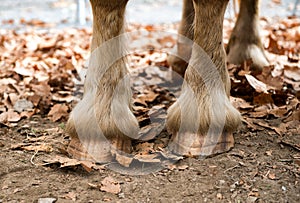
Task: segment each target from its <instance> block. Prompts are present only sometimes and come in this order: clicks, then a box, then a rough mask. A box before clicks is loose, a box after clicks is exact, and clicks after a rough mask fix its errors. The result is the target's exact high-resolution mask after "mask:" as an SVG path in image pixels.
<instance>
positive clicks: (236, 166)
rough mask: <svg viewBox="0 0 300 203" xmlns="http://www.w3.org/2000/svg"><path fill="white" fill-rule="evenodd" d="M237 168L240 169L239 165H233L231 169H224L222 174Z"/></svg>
mask: <svg viewBox="0 0 300 203" xmlns="http://www.w3.org/2000/svg"><path fill="white" fill-rule="evenodd" d="M238 167H240V164H238V165H235V166H233V167H231V168H228V169H226V170H225V171H224V173H226V172H228V171H231V170H233V169H235V168H238Z"/></svg>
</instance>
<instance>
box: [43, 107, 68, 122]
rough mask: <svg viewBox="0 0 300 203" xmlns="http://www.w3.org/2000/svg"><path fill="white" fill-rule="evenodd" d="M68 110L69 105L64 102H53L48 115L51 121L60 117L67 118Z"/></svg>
mask: <svg viewBox="0 0 300 203" xmlns="http://www.w3.org/2000/svg"><path fill="white" fill-rule="evenodd" d="M68 110H69V107H67V106H66V105H65V104H55V105H54V106H53V107H52V108H51V110H50V112H49V113H48V116H49V118H50V119H51V120H52V121H53V122H56V121H58V120H60V119H62V118H67V117H68V115H69V113H68Z"/></svg>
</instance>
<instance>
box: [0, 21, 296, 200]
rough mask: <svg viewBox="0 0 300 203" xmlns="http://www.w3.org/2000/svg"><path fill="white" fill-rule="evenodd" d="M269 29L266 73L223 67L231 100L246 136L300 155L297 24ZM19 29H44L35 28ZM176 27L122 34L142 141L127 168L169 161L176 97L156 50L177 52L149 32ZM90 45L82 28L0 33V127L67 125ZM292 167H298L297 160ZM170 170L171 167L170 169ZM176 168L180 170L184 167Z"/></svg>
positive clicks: (109, 183)
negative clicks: (273, 140)
mask: <svg viewBox="0 0 300 203" xmlns="http://www.w3.org/2000/svg"><path fill="white" fill-rule="evenodd" d="M271 21H272V20H271V19H267V18H263V19H262V24H263V28H264V29H263V31H264V32H263V33H264V39H263V41H264V42H265V44H264V46H265V48H266V50H267V56H268V58H269V60H270V64H271V65H270V66H268V67H265V68H264V70H263V72H262V73H261V74H258V75H257V74H254V73H251V71H249V70H250V65H251V61H246V62H245V63H243V64H241V65H232V64H229V73H230V77H231V83H232V89H231V95H232V97H231V100H232V102H233V104H234V105H235V107H236V108H238V109H239V111H240V112H241V114H242V115H243V118H244V123H245V125H246V126H247V128H248V129H249V130H250V131H262V130H267V131H268V132H269V133H270V135H273V133H276V134H277V135H279V136H280V141H279V144H280V143H281V144H284V145H287V146H289V147H292V148H293V149H295V150H298V151H299V146H300V143H299V140H300V139H298V138H297V137H298V135H299V130H300V129H299V126H300V125H299V124H300V102H299V99H300V56H299V53H300V21H299V20H298V19H293V18H290V19H284V20H281V21H280V22H276V23H270V22H271ZM24 23H29V24H30V23H32V24H35V25H38V26H46V25H45V24H43V23H41V22H24ZM226 25H227V27H226ZM177 26H178V25H177V24H175V25H155V26H152V25H151V26H150V25H140V24H130V25H129V26H128V28H127V29H128V31H134V30H138V32H137V35H135V36H134V37H133V38H132V39H130V41H131V43H130V48H131V49H132V50H134V52H133V53H132V54H130V64H129V65H130V67H129V68H130V72H131V73H132V82H133V93H134V94H133V101H134V104H135V106H134V108H133V110H134V114H135V115H136V117H137V119H138V121H139V124H140V127H141V131H140V134H141V138H142V140H140V141H138V142H136V143H135V145H134V152H133V156H132V157H129V158H128V159H127V161H126V163H124V165H125V166H129V165H130V164H131V162H132V161H133V160H134V159H135V160H138V161H140V162H159V161H161V159H160V158H159V157H163V156H166V157H168V155H166V154H168V152H166V151H164V148H165V147H166V146H167V144H168V140H169V135H168V134H167V133H166V132H165V130H164V129H165V126H164V125H165V119H166V110H167V109H168V107H169V106H170V105H171V104H172V103H173V102H174V101H176V97H177V96H178V95H179V94H180V85H178V84H177V85H173V86H172V85H170V84H172V82H173V81H172V73H171V68H170V67H169V65H168V63H167V60H166V59H167V56H168V54H166V52H165V51H162V50H170V49H171V48H172V47H173V46H174V45H175V44H176V38H174V36H172V35H168V34H164V35H163V36H162V35H161V33H159V34H158V33H156V32H155V30H173V31H174V30H176V29H177ZM224 29H225V44H226V41H228V36H229V34H228V33H230V32H231V30H232V23H231V22H230V21H229V22H227V23H225V28H224ZM226 33H227V34H226ZM90 38H91V30H90V29H86V28H80V29H73V28H67V29H63V30H57V29H50V30H49V31H47V32H45V31H43V30H37V29H33V30H26V31H17V30H0V39H1V40H0V53H1V55H0V70H1V71H0V124H1V125H3V126H5V127H7V128H12V127H14V126H17V125H18V123H20V122H22V121H24V120H26V119H32V118H34V117H35V116H42V117H45V118H47V119H49V120H51V121H52V122H65V121H66V120H67V118H68V114H69V112H70V110H71V109H72V108H73V107H74V104H75V103H76V102H77V101H78V100H79V98H80V97H81V96H82V93H83V90H82V89H83V88H82V84H83V80H84V79H83V78H84V74H83V75H82V73H83V72H85V71H86V61H87V59H88V57H89V50H90V44H89V43H90ZM145 39H146V40H145ZM67 138H68V137H67ZM53 147H55V146H53V145H51V144H49V143H43V141H42V140H40V141H37V142H35V143H34V144H32V143H30V142H29V143H28V142H25V141H24V142H23V143H17V144H16V145H12V146H11V149H14V150H25V151H40V152H45V153H50V154H51V152H52V151H53V150H54V149H53ZM174 159H176V158H174ZM294 159H295V161H298V162H299V156H295V158H294ZM43 162H44V163H43V165H53V164H58V165H59V166H60V167H61V168H66V167H76V166H81V167H83V168H84V169H85V170H86V171H88V172H91V171H92V170H102V169H104V168H105V167H104V166H99V165H97V164H95V163H92V162H86V161H78V160H75V159H70V158H67V157H64V156H50V158H49V159H46V160H43ZM168 168H169V169H171V168H172V169H174V168H176V166H175V167H174V166H173V165H172V164H170V165H169V167H168ZM177 168H178V169H179V170H185V169H187V168H189V166H187V165H184V166H177ZM268 177H269V178H270V179H276V174H273V173H269V175H268ZM90 186H91V187H92V188H98V189H100V190H101V191H104V192H109V193H113V194H118V193H119V192H120V185H119V184H118V182H117V181H115V180H113V179H112V178H111V177H107V178H106V179H104V180H103V181H102V182H101V185H93V184H91V185H90ZM67 196H68V194H67ZM219 196H220V195H219ZM250 196H255V195H250ZM69 198H70V199H74V198H75V199H76V196H74V195H73V194H70V195H69Z"/></svg>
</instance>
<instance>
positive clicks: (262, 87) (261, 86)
mask: <svg viewBox="0 0 300 203" xmlns="http://www.w3.org/2000/svg"><path fill="white" fill-rule="evenodd" d="M245 77H246V79H247V80H248V82H249V84H250V85H251V86H252V87H253V88H254V89H255V90H256V92H258V93H266V94H268V90H270V88H268V86H267V85H266V84H265V83H263V82H261V81H259V80H257V79H256V78H255V77H253V76H252V75H248V74H245Z"/></svg>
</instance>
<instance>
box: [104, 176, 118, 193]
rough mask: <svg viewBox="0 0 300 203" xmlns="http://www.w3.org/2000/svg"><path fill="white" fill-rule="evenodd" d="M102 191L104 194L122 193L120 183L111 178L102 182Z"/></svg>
mask: <svg viewBox="0 0 300 203" xmlns="http://www.w3.org/2000/svg"><path fill="white" fill-rule="evenodd" d="M100 190H101V191H103V192H108V193H112V194H118V193H120V192H121V186H120V183H119V182H118V181H116V180H114V179H113V178H112V177H110V176H109V177H106V178H104V179H103V180H102V181H101V187H100Z"/></svg>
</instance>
